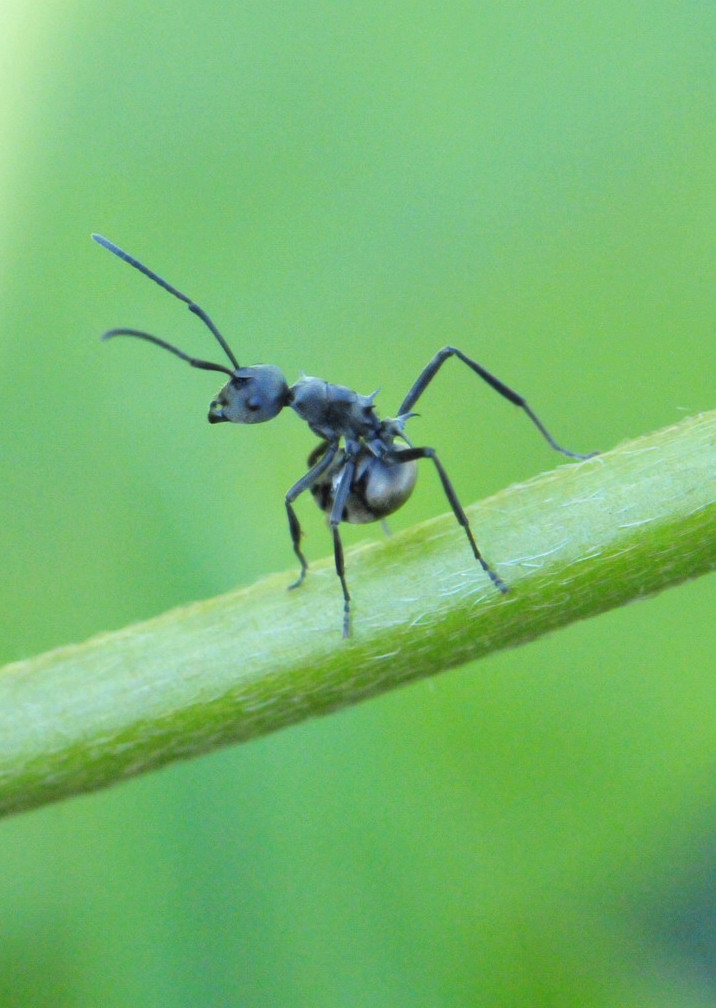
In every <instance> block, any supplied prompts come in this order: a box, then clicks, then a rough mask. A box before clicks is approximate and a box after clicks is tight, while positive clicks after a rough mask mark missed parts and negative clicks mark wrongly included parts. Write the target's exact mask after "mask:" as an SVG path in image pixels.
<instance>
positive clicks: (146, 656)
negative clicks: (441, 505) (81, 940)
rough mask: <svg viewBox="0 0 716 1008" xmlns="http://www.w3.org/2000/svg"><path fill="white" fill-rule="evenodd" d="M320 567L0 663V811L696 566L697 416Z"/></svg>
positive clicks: (710, 431)
mask: <svg viewBox="0 0 716 1008" xmlns="http://www.w3.org/2000/svg"><path fill="white" fill-rule="evenodd" d="M468 514H469V517H470V521H471V523H472V526H473V528H474V529H475V532H476V538H477V540H478V542H479V544H480V546H481V548H482V549H483V550H484V552H485V555H486V556H487V557H488V558H489V560H490V561H491V563H492V564H493V565H494V566H495V567H496V568H497V570H498V571H499V573H500V575H501V576H502V577H503V578H504V579H505V581H506V582H507V583H508V584H509V585H510V587H511V591H510V593H509V594H508V595H506V596H501V595H500V594H499V593H498V592H497V591H496V590H495V589H494V587H493V586H492V585H491V583H490V582H489V581H488V579H487V578H486V577H485V575H484V573H483V572H482V570H481V569H480V568H479V566H478V565H477V564H476V563H475V562H474V560H473V558H472V555H471V553H470V551H469V549H468V546H467V543H466V541H465V536H464V533H463V531H462V530H461V529H460V528H459V527H457V526H456V523H455V520H454V518H453V516H452V515H444V516H442V517H440V518H437V519H434V520H432V521H429V522H426V523H424V524H422V525H419V526H417V527H415V528H413V529H410V530H409V531H407V532H405V533H402V534H400V535H396V536H393V537H391V538H390V539H388V540H386V541H381V542H374V543H371V544H370V545H368V546H364V547H361V548H358V549H356V550H353V551H351V552H350V553H349V554H348V557H347V570H348V574H349V579H350V586H351V588H352V591H353V605H354V612H353V622H354V636H353V637H352V639H350V640H348V641H345V640H343V639H342V638H341V618H342V600H341V597H340V590H339V586H338V584H337V581H336V577H335V572H334V570H333V560H332V558H329V559H326V560H324V561H322V562H319V563H317V564H314V565H313V566H312V568H311V570H310V572H309V577H308V578H307V580H306V583H305V584H304V585H303V586H302V588H301V589H300V590H298V591H293V592H287V591H286V590H285V589H286V585H287V583H289V582H290V580H291V576H290V575H287V574H283V575H280V576H272V577H269V578H266V579H264V580H263V581H261V582H259V583H258V584H256V585H254V586H252V587H251V588H246V589H241V590H239V591H234V592H231V593H230V594H228V595H225V596H223V597H220V598H216V599H212V600H210V601H207V602H200V603H196V604H194V605H189V606H185V607H183V608H180V609H176V610H174V611H172V612H169V613H166V614H165V615H163V616H161V617H159V618H157V619H153V620H150V621H148V622H146V623H141V624H137V625H134V626H130V627H127V628H126V629H124V630H121V631H119V632H117V633H111V634H105V635H103V636H99V637H95V638H93V639H92V640H90V641H87V642H86V643H84V644H81V645H79V646H74V647H66V648H61V649H58V650H56V651H52V652H50V653H48V654H45V655H41V656H39V657H37V658H34V659H31V660H28V661H23V662H18V663H15V664H13V665H8V666H6V667H5V668H4V669H2V670H0V812H3V813H9V812H12V811H19V810H22V809H28V808H31V807H33V806H36V805H40V804H42V803H43V802H48V801H51V800H54V799H57V798H60V797H63V796H66V795H71V794H76V793H79V792H83V791H88V790H91V789H93V788H98V787H102V786H105V785H108V784H111V783H113V782H115V781H118V780H121V779H123V778H126V777H129V776H132V775H134V774H138V773H142V772H143V771H146V770H150V769H152V768H155V767H158V766H161V765H163V764H165V763H168V762H170V761H171V760H175V759H179V758H182V757H187V756H193V755H196V754H198V753H202V752H207V751H209V750H211V749H214V748H216V747H217V746H221V745H225V744H228V743H231V742H236V741H240V740H245V739H250V738H254V737H256V736H258V735H262V734H264V733H266V732H270V731H273V730H275V729H277V728H281V727H283V726H284V725H288V724H292V723H294V722H297V721H301V720H303V719H304V718H308V717H312V716H314V715H317V714H325V713H327V712H329V711H332V710H335V709H337V708H339V707H342V706H345V705H346V704H351V703H355V702H356V701H358V700H362V699H364V698H366V697H370V696H374V695H376V694H378V693H381V692H383V691H385V690H389V689H392V688H393V687H395V686H398V685H400V684H401V683H405V682H409V681H411V680H414V679H418V678H420V677H422V676H427V675H430V674H432V673H434V672H438V671H441V670H443V669H447V668H450V667H454V666H456V665H460V664H462V663H464V662H467V661H470V660H471V659H474V658H479V657H481V656H482V655H486V654H489V653H490V652H492V651H496V650H498V649H499V648H504V647H513V646H515V645H518V644H524V643H526V642H527V641H529V640H532V639H533V638H535V637H538V636H539V635H540V634H544V633H547V632H548V631H550V630H554V629H556V628H557V627H560V626H563V625H564V624H567V623H570V622H573V621H574V620H578V619H583V618H584V617H587V616H593V615H596V614H597V613H600V612H603V611H604V610H606V609H610V608H612V607H614V606H618V605H621V604H622V603H624V602H627V601H630V600H632V599H636V598H640V597H643V596H646V595H649V594H652V593H653V592H656V591H659V590H660V589H662V588H664V587H666V586H668V585H675V584H678V583H679V582H681V581H684V580H685V579H687V578H692V577H696V576H697V575H699V574H703V573H705V572H707V571H710V570H713V569H714V568H715V567H716V412H714V413H709V414H703V415H701V416H698V417H695V418H692V419H689V420H684V421H683V422H682V423H680V424H679V425H678V426H675V427H670V428H668V429H666V430H662V431H659V432H657V433H656V434H652V435H649V436H647V437H642V438H639V439H638V440H636V441H631V442H629V443H626V444H623V445H621V446H619V447H618V448H616V449H615V450H614V451H611V452H609V453H607V454H604V455H601V456H598V457H597V458H594V459H591V460H589V461H586V462H580V463H576V464H572V465H565V466H561V467H560V468H558V469H557V470H555V471H553V472H549V473H546V474H544V475H542V476H540V477H538V478H536V479H534V480H532V481H531V482H529V483H526V484H522V485H518V486H513V487H510V488H508V489H507V490H505V491H503V492H502V493H499V494H497V495H496V496H495V497H492V498H490V499H489V500H486V501H483V502H482V503H480V504H476V505H474V506H473V507H471V508H469V509H468Z"/></svg>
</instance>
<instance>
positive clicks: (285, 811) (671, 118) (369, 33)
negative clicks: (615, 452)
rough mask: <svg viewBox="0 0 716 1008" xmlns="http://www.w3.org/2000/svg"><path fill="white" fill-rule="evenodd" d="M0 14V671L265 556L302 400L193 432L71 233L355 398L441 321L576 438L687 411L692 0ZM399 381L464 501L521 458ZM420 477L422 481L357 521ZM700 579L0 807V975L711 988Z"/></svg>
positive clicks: (512, 443) (413, 507)
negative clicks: (155, 766)
mask: <svg viewBox="0 0 716 1008" xmlns="http://www.w3.org/2000/svg"><path fill="white" fill-rule="evenodd" d="M0 24H1V28H2V30H1V31H0V55H1V60H0V83H1V91H0V94H1V96H2V97H1V98H0V138H1V141H2V142H1V144H0V185H1V186H2V200H0V285H1V291H2V295H1V304H2V310H1V315H0V330H1V335H0V360H1V361H2V368H1V377H0V382H1V391H0V412H1V416H0V438H1V439H2V440H1V448H0V451H1V459H2V462H1V465H2V469H1V472H2V493H1V494H0V556H1V557H2V578H1V579H0V661H3V662H4V661H12V660H15V659H18V658H22V657H26V656H30V655H32V654H35V653H38V652H40V651H43V650H45V649H48V648H51V647H53V646H57V645H60V644H64V643H67V642H71V641H79V640H82V639H84V638H86V637H87V636H89V635H91V634H93V633H96V632H98V631H100V630H107V629H112V628H118V627H121V626H123V625H125V624H126V623H128V622H131V621H133V620H138V619H142V618H146V617H149V616H151V615H154V614H156V613H159V612H162V611H163V610H165V609H166V608H169V607H171V606H174V605H176V604H179V603H182V602H185V601H188V600H193V599H197V598H202V597H208V596H211V595H214V594H217V593H220V592H222V591H226V590H228V589H230V588H232V587H234V586H236V585H239V584H247V583H250V582H251V581H252V580H254V579H255V578H256V577H257V576H259V575H261V574H262V573H265V572H269V571H275V570H283V569H284V568H292V567H294V566H295V565H294V563H293V556H292V553H291V550H290V544H289V540H288V532H287V529H286V527H285V524H286V523H285V514H284V508H283V494H284V492H285V490H286V488H287V487H288V486H289V485H290V484H291V482H292V481H293V480H295V479H296V478H297V477H298V476H299V475H300V474H301V473H302V472H303V466H304V462H305V457H306V455H307V454H308V451H309V450H310V448H311V447H312V445H313V438H312V436H311V435H310V432H308V430H307V429H306V428H305V427H304V426H302V425H301V424H300V422H299V421H298V419H297V418H296V417H295V415H293V414H287V415H285V416H281V417H279V418H278V419H277V420H276V421H274V423H272V424H268V425H265V426H263V427H259V428H245V429H241V428H236V427H233V426H230V425H223V426H220V427H213V428H212V427H209V425H208V424H207V423H206V420H205V413H206V407H207V404H208V402H209V400H210V399H211V398H212V396H213V394H214V392H215V391H216V389H217V387H218V384H219V381H218V380H217V379H219V377H220V376H217V375H212V374H204V373H199V372H196V371H192V370H191V369H190V368H188V367H185V366H184V365H182V364H181V363H180V362H178V361H176V360H175V359H173V358H171V357H169V355H167V354H162V353H161V352H160V351H158V350H156V349H154V348H151V347H147V346H144V345H140V344H139V343H130V342H129V341H127V342H122V343H120V342H119V341H118V342H117V343H114V344H109V345H103V344H101V343H100V342H99V340H98V336H99V334H100V333H101V332H102V331H103V330H105V329H107V328H109V327H111V326H117V325H129V326H134V327H138V328H145V329H148V330H149V331H151V332H154V333H156V334H158V335H161V336H163V337H164V338H167V339H170V340H173V341H175V342H177V343H178V344H179V345H180V346H181V347H182V348H184V349H185V350H187V351H189V352H191V353H195V354H196V355H198V356H200V357H209V358H213V359H216V360H220V359H221V355H220V351H219V350H218V348H217V347H215V346H212V343H211V338H210V336H209V334H208V332H206V331H205V330H204V329H203V328H202V327H201V326H200V324H199V323H198V322H197V321H196V319H194V318H193V317H192V316H191V315H190V314H189V312H187V311H186V309H185V308H184V307H183V306H182V305H180V304H179V303H178V302H176V301H175V300H174V299H172V298H171V297H169V295H167V294H165V293H164V292H162V291H161V290H159V289H158V288H157V287H155V286H154V285H152V284H151V283H150V282H149V281H147V280H145V279H144V278H142V277H140V276H139V275H138V274H137V273H135V272H134V271H132V270H131V269H129V267H127V266H125V265H124V264H122V263H120V262H119V261H118V260H116V259H114V258H113V257H111V256H110V255H109V254H107V253H106V252H105V251H103V250H102V249H100V248H99V247H98V246H96V245H94V244H93V243H92V242H90V240H89V234H90V232H91V231H94V230H97V231H100V232H102V233H104V234H106V235H108V236H109V237H110V238H112V239H113V240H114V241H116V242H118V243H119V244H121V245H123V246H124V247H126V248H127V249H129V250H130V251H131V252H133V253H134V254H135V255H137V256H139V257H140V258H142V259H144V261H146V262H147V263H148V264H149V265H150V266H152V267H153V268H154V269H155V270H157V271H159V272H161V273H162V274H163V275H165V276H166V277H167V278H168V279H169V280H171V281H172V282H173V283H175V284H176V285H178V286H179V287H181V288H182V289H184V290H187V291H188V292H189V293H190V294H191V295H192V296H193V297H195V298H196V299H197V300H199V301H200V303H201V304H202V305H203V306H204V307H205V308H207V309H208V310H209V311H210V313H211V314H212V315H213V317H214V318H215V320H216V321H217V323H218V324H219V325H220V327H221V328H222V329H223V331H224V332H225V334H226V336H227V338H228V339H229V341H230V342H231V344H232V346H233V348H234V350H235V352H236V354H237V356H238V357H239V359H240V360H241V361H242V362H244V363H256V362H268V363H277V364H279V365H280V366H281V367H282V368H283V369H284V370H285V373H286V375H287V377H288V378H289V380H290V381H293V380H295V378H296V377H297V376H298V374H299V372H300V371H305V372H307V373H308V374H317V375H320V376H322V377H325V378H327V379H330V380H333V381H337V382H341V383H346V384H349V385H351V386H353V387H355V388H357V389H358V390H359V391H362V392H364V393H367V392H371V391H373V389H375V388H378V387H379V388H380V390H381V393H380V399H379V404H380V407H381V409H382V411H383V412H385V413H388V414H390V413H392V412H394V411H395V409H396V408H397V405H398V404H399V402H400V400H401V398H402V396H403V394H404V393H405V391H406V390H407V388H408V387H409V384H410V383H411V382H412V380H413V379H414V377H415V376H416V375H417V373H418V371H419V370H420V368H421V367H422V366H423V365H424V364H425V363H426V361H427V360H428V359H429V358H430V356H431V355H432V354H433V352H434V351H435V350H437V349H438V348H439V347H440V346H442V345H443V344H445V343H447V342H451V343H455V344H457V345H458V346H460V347H462V348H464V349H465V350H466V351H467V352H468V353H471V354H473V355H474V356H475V357H477V358H478V359H479V360H480V361H482V362H484V363H485V364H486V365H487V366H488V367H489V368H491V369H492V370H493V371H495V372H496V373H497V374H498V375H500V376H501V377H502V378H504V379H505V380H506V381H508V382H510V383H511V384H513V385H514V386H515V387H516V388H517V389H519V390H520V391H521V392H522V393H523V394H525V395H526V396H527V397H528V398H529V400H530V402H531V403H532V405H533V406H534V408H535V409H536V410H537V411H538V412H539V413H540V415H541V416H542V417H543V419H544V420H545V422H546V423H547V424H548V426H549V427H550V428H551V429H552V430H553V432H554V434H555V436H556V437H558V438H559V439H560V440H562V441H563V442H565V443H566V444H568V445H569V446H570V447H573V448H575V449H576V450H590V449H593V448H597V447H599V448H609V447H610V446H612V445H613V444H615V443H616V442H618V441H620V440H622V439H624V438H627V437H631V436H635V435H637V434H639V433H641V432H646V431H649V430H652V429H655V428H658V427H661V426H665V425H667V424H670V423H674V422H677V421H678V420H679V419H681V418H682V417H683V416H685V415H688V414H690V413H694V412H697V411H699V410H703V409H707V408H713V406H714V364H715V363H716V352H715V351H714V321H715V320H716V266H715V263H716V133H715V130H714V127H715V126H716V102H715V99H716V91H715V88H716V59H715V53H716V49H715V45H716V8H715V7H714V6H713V5H712V4H706V3H693V2H692V3H684V2H678V3H677V2H669V0H649V2H648V3H647V2H637V0H618V2H617V0H599V2H596V0H587V2H585V3H580V4H573V3H567V2H565V0H548V2H545V3H529V2H522V3H507V4H497V3H489V2H487V0H475V2H473V3H465V2H458V0H447V2H441V3H439V4H431V3H427V2H424V0H413V2H404V0H403V2H398V3H396V4H387V5H386V4H380V3H373V2H369V3H366V4H341V3H338V2H329V0H309V2H305V0H300V2H298V3H294V4H285V3H279V2H276V0H261V2H258V0H243V2H241V3H238V4H226V3H218V2H216V0H201V3H198V2H195V0H188V2H185V3H183V4H182V5H181V6H176V5H175V4H170V3H164V2H161V0H159V2H152V3H149V2H148V0H122V2H121V3H120V2H118V0H105V2H103V3H101V4H96V3H87V2H78V0H60V2H57V0H53V2H52V3H50V2H49V0H40V2H36V3H33V4H27V3H24V2H19V0H5V2H4V3H3V4H2V7H1V8H0ZM421 414H422V416H421V418H420V419H419V420H414V421H413V424H412V425H411V431H412V434H413V436H414V437H415V439H416V440H418V441H419V442H423V443H428V444H433V445H435V446H436V447H437V448H439V450H440V452H441V455H442V457H443V459H444V461H445V463H446V465H447V466H448V467H449V470H450V472H451V474H452V476H453V478H454V481H455V483H456V485H457V487H458V489H459V492H460V494H461V496H462V497H463V499H464V500H465V501H470V500H473V499H476V498H477V497H479V496H482V495H485V494H488V493H490V492H493V491H496V490H497V489H499V488H500V487H502V486H505V485H507V484H508V483H510V482H511V481H514V480H520V479H525V478H527V477H529V476H531V475H533V474H535V473H536V472H538V471H540V470H541V469H544V468H548V467H549V466H551V465H553V464H555V463H557V462H558V461H559V460H558V458H557V457H553V456H552V455H551V453H550V452H549V450H548V449H547V448H546V446H545V445H544V444H543V443H542V442H541V440H540V439H539V437H538V436H537V435H535V432H534V431H533V430H532V429H531V427H530V425H529V423H527V421H525V420H524V418H523V417H521V416H519V415H518V414H517V412H516V411H514V410H512V409H511V408H509V407H508V406H507V405H506V404H504V403H503V402H502V401H500V400H499V399H498V398H497V397H496V396H494V394H492V393H491V392H490V391H489V390H488V389H486V388H485V387H483V386H481V385H480V384H479V383H477V382H476V381H475V380H474V379H473V377H472V376H470V375H469V374H467V373H465V372H464V371H462V370H461V369H460V367H459V366H458V365H457V364H455V365H454V366H453V365H448V366H447V367H446V368H445V369H444V371H443V372H442V374H441V377H440V379H439V381H438V382H436V383H435V385H434V386H433V387H432V388H431V390H430V393H429V394H428V395H426V396H425V399H424V400H422V401H421ZM313 510H314V509H313V505H312V503H311V502H310V501H305V502H303V506H302V508H301V518H302V520H303V521H304V522H305V525H306V528H307V532H308V537H307V540H306V548H307V551H308V553H309V555H310V556H312V557H317V556H322V555H325V554H326V553H328V552H329V541H328V536H327V534H326V530H325V528H324V525H323V522H322V520H321V516H320V515H319V513H318V511H317V510H316V513H315V514H314V513H313ZM444 510H446V505H445V500H444V498H443V497H442V495H441V491H440V489H439V486H437V485H436V480H435V479H434V476H433V474H432V473H430V472H426V473H425V474H424V475H423V477H422V480H421V483H420V486H419V493H417V492H416V494H415V496H414V498H413V499H412V500H411V502H410V504H409V505H408V506H406V508H405V509H404V511H403V512H401V514H400V515H398V516H396V521H395V522H394V525H395V526H396V527H401V526H404V525H406V524H412V523H413V522H416V521H418V520H420V519H423V518H426V517H429V516H431V515H433V514H436V513H439V512H442V511H444ZM379 534H380V530H379V529H377V528H375V529H372V528H367V529H353V530H349V531H348V534H347V536H346V539H347V541H348V542H349V543H352V542H358V541H361V539H363V538H365V537H366V536H373V535H379ZM537 545H538V544H537ZM714 584H715V583H714V579H713V578H707V579H702V580H701V581H699V582H696V583H693V584H689V585H685V586H683V587H681V588H679V589H677V590H672V591H670V592H668V593H667V594H665V595H663V596H661V597H659V598H656V599H653V600H650V601H647V602H643V603H641V604H639V605H635V606H631V607H628V608H627V609H624V610H622V611H618V612H614V613H611V614H608V615H606V616H602V617H600V618H599V619H598V620H594V621H592V622H589V623H585V624H582V625H579V626H576V627H572V628H570V629H568V630H566V631H563V632H560V633H559V634H556V635H554V636H552V637H550V638H547V639H545V640H541V641H539V642H537V643H535V644H533V645H531V646H529V647H527V648H524V649H522V650H520V651H516V652H512V653H506V654H501V655H498V656H496V657H494V658H492V659H490V660H489V661H484V662H482V663H480V664H478V665H475V666H472V667H467V668H464V669H461V670H458V671H454V672H451V673H449V674H447V675H444V676H441V677H438V678H436V679H435V680H433V681H430V682H422V683H418V684H416V685H413V686H411V687H409V688H406V689H403V690H401V691H398V692H396V693H394V694H392V695H390V696H387V697H384V698H382V699H379V700H375V701H372V702H369V703H366V704H364V705H363V706H360V707H358V708H356V709H353V710H349V711H346V712H344V713H340V714H338V715H334V716H331V717H329V718H326V719H323V720H319V721H316V722H313V723H310V724H304V725H301V726H298V727H295V728H292V729H290V730H288V731H284V732H282V733H280V734H277V735H275V736H273V737H269V738H266V739H264V740H261V741H259V742H256V743H252V744H250V745H247V746H244V747H238V748H234V749H230V750H225V751H222V752H220V753H216V754H214V755H212V756H210V757H206V758H203V759H200V760H196V761H193V762H189V763H185V764H182V765H177V766H174V767H172V768H169V769H167V770H165V771H163V772H161V773H157V774H154V775H152V776H148V777H146V778H143V779H140V780H136V781H132V782H129V783H127V784H124V785H122V786H121V787H117V788H115V789H112V790H109V791H107V792H104V793H101V794H97V795H92V796H88V797H83V798H80V799H74V800H71V801H67V802H64V803H61V804H58V805H55V806H53V807H49V808H46V809H42V810H39V811H36V812H33V813H31V814H28V815H24V816H20V817H17V818H14V819H10V820H7V821H5V822H3V823H1V824H0V1004H1V1005H2V1006H3V1008H8V1006H9V1008H19V1006H23V1008H25V1006H33V1008H43V1006H45V1005H47V1006H50V1005H51V1006H53V1008H65V1006H72V1008H75V1006H77V1008H79V1006H95V1005H100V1004H101V1005H103V1006H105V1008H128V1006H132V1008H142V1006H147V1008H148V1006H156V1005H158V1004H162V1005H176V1006H196V1005H201V1006H219V1005H221V1006H225V1005H231V1006H233V1005H237V1006H247V1008H253V1006H269V1005H270V1006H276V1005H278V1006H284V1005H285V1006H310V1008H321V1006H326V1008H336V1006H355V1005H361V1006H363V1005H370V1006H401V1008H403V1006H405V1008H415V1006H425V1008H428V1006H429V1008H436V1006H474V1005H525V1006H527V1005H529V1006H542V1005H545V1006H546V1005H549V1006H563V1005H564V1006H573V1005H575V1004H579V1005H582V1006H584V1005H588V1006H604V1005H614V1006H616V1005H618V1006H624V1005H640V1006H643V1005H645V1004H648V1005H664V1006H667V1005H668V1006H669V1008H673V1006H682V1005H683V1006H692V1005H712V1004H714V1003H716V786H715V781H714V769H715V766H716V731H715V729H714V714H716V690H714V671H715V670H714V665H715V662H714V654H715V653H716V631H715V629H714V602H715V601H716V592H715V588H714ZM353 588H354V595H355V597H356V600H357V601H358V600H360V605H362V606H365V605H367V604H369V600H366V599H364V598H363V599H361V596H360V585H359V584H356V585H354V586H353ZM359 620H360V608H359V606H358V605H356V622H357V623H358V622H359ZM340 646H341V642H340V639H339V637H338V635H337V639H336V647H340ZM28 716H31V712H30V713H29V714H28ZM0 744H2V740H0Z"/></svg>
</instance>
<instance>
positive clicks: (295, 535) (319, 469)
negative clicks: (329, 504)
mask: <svg viewBox="0 0 716 1008" xmlns="http://www.w3.org/2000/svg"><path fill="white" fill-rule="evenodd" d="M337 451H338V442H337V441H336V443H335V444H329V445H328V447H327V448H326V452H325V454H324V455H322V456H321V458H320V459H319V461H318V462H317V463H316V464H315V465H314V466H313V467H312V468H311V469H309V470H308V472H307V473H306V475H305V476H302V477H301V479H300V480H298V481H297V482H296V483H294V484H293V486H292V487H291V489H290V490H289V491H288V493H287V494H286V514H287V515H288V527H289V531H290V533H291V543H292V545H293V552H294V553H295V554H296V556H297V557H298V562H299V563H300V564H301V572H300V574H299V575H298V581H294V583H293V584H292V585H289V588H298V586H299V585H301V584H303V582H304V579H305V577H306V571H307V570H308V561H307V560H306V558H305V556H304V555H303V550H302V549H301V534H302V533H301V525H300V522H299V520H298V517H297V515H296V512H295V511H294V509H293V502H294V501H295V500H296V498H297V497H298V496H299V495H300V494H302V493H303V491H304V490H308V489H309V487H311V486H312V485H313V484H314V483H315V482H316V480H317V479H318V478H319V476H321V474H322V473H324V472H325V470H326V469H327V468H328V467H329V466H330V464H331V462H332V461H333V459H334V458H335V456H336V452H337ZM311 458H313V454H312V455H311Z"/></svg>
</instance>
